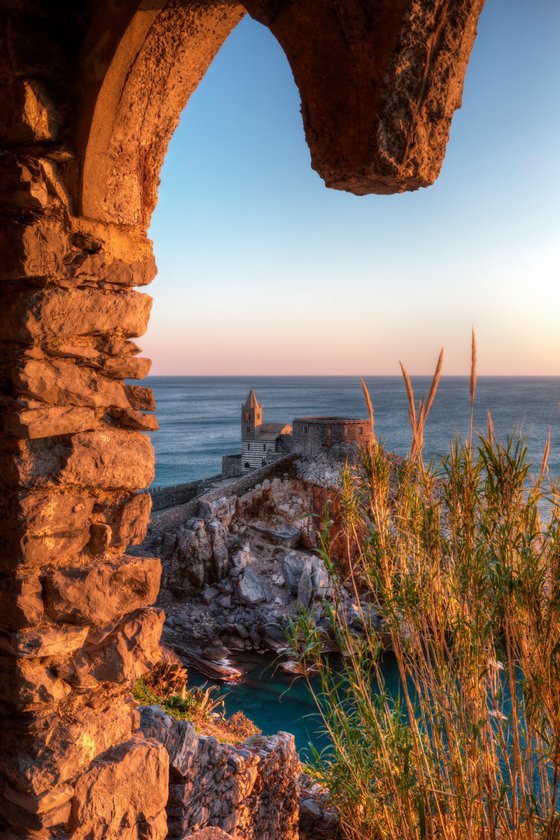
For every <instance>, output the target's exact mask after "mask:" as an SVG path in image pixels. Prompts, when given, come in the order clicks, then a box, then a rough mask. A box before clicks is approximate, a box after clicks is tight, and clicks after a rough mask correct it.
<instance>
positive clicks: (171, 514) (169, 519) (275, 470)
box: [148, 454, 296, 536]
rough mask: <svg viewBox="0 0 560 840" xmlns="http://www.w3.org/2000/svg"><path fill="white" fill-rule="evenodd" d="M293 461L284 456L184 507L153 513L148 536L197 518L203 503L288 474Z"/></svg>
mask: <svg viewBox="0 0 560 840" xmlns="http://www.w3.org/2000/svg"><path fill="white" fill-rule="evenodd" d="M295 460H296V456H295V455H293V454H290V455H286V456H285V457H284V458H280V459H279V460H277V461H274V463H272V464H267V465H266V466H265V467H261V468H260V469H258V470H253V471H252V472H250V473H247V474H246V475H243V476H241V477H240V478H238V479H236V480H233V481H227V482H226V481H224V482H223V483H221V484H220V486H219V487H215V488H214V489H212V490H209V491H208V492H207V493H202V494H201V495H200V496H196V497H195V498H193V499H191V501H189V502H187V503H186V504H184V505H178V506H177V507H174V508H169V509H166V510H161V511H156V512H155V513H152V518H151V519H150V524H149V527H148V533H149V534H150V536H153V535H154V534H157V533H163V532H164V531H170V530H172V529H173V528H176V527H178V526H179V525H181V524H182V523H183V522H186V521H187V520H188V519H191V518H192V517H193V516H197V515H198V514H199V509H200V506H201V505H202V504H203V503H204V502H213V501H215V500H216V499H219V498H221V497H222V496H224V495H227V496H242V495H243V493H247V491H248V490H252V489H253V487H256V485H257V484H261V483H262V482H263V481H264V480H265V479H266V478H274V477H275V476H277V475H284V474H285V473H286V472H289V471H290V468H291V466H292V465H293V463H294V462H295Z"/></svg>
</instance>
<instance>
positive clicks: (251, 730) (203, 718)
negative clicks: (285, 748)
mask: <svg viewBox="0 0 560 840" xmlns="http://www.w3.org/2000/svg"><path fill="white" fill-rule="evenodd" d="M186 676H187V672H186V669H185V668H183V667H182V666H181V665H176V664H175V663H172V664H170V663H169V662H167V661H162V662H158V663H157V664H156V665H155V666H154V667H153V668H152V670H151V671H150V672H149V673H148V674H145V675H144V676H143V677H141V678H140V679H138V680H136V682H135V683H134V687H133V695H134V698H135V699H136V700H137V701H138V702H139V703H141V704H142V705H144V706H151V705H157V706H161V708H162V709H163V710H164V711H165V712H167V714H169V715H171V716H172V717H175V718H177V719H178V720H188V721H191V723H193V724H194V725H195V726H196V728H197V729H198V730H199V731H201V732H203V733H205V734H211V735H214V736H216V737H217V738H218V739H219V740H221V741H231V742H233V743H237V742H239V741H243V740H245V738H248V737H249V736H252V735H260V729H258V728H257V727H256V726H255V725H254V724H253V723H252V722H251V721H250V720H249V718H247V717H245V715H244V714H243V713H242V712H237V713H236V714H234V715H232V716H231V717H230V718H228V717H227V715H226V711H225V705H224V697H223V696H220V697H215V696H213V695H214V694H215V693H216V692H218V691H219V689H218V686H215V685H212V686H207V685H203V686H193V687H192V688H188V687H187V685H186V682H185V680H186Z"/></svg>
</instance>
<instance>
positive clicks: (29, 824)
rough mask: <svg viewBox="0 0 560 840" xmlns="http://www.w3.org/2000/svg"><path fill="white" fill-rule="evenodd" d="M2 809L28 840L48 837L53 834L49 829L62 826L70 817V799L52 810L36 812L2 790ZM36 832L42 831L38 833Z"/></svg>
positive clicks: (0, 806)
mask: <svg viewBox="0 0 560 840" xmlns="http://www.w3.org/2000/svg"><path fill="white" fill-rule="evenodd" d="M0 809H1V812H2V814H4V815H5V816H6V817H8V819H9V820H10V824H11V825H12V826H14V827H16V828H18V829H20V830H23V831H24V835H23V836H24V837H25V838H26V840H35V838H37V837H44V838H47V837H49V835H50V836H52V834H51V832H50V831H49V829H51V828H55V827H56V826H62V825H63V824H64V823H66V822H68V819H69V818H70V801H69V800H68V801H67V802H63V803H61V804H60V805H55V806H54V807H53V808H51V810H50V811H47V812H42V813H36V812H33V811H28V810H26V809H25V808H22V806H21V805H20V804H19V802H12V801H11V800H10V799H8V797H7V796H6V795H5V793H4V792H2V793H0ZM35 832H41V833H40V834H38V835H37V834H36V833H35ZM43 832H45V834H43ZM57 833H58V832H57ZM3 836H4V835H3Z"/></svg>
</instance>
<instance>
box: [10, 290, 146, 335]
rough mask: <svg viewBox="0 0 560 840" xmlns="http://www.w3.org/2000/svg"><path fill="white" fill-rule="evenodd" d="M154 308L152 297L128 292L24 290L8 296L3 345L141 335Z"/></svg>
mask: <svg viewBox="0 0 560 840" xmlns="http://www.w3.org/2000/svg"><path fill="white" fill-rule="evenodd" d="M151 305H152V299H151V298H150V297H149V295H146V294H141V293H140V292H135V291H131V290H128V289H126V290H125V289H123V290H119V291H115V290H114V289H112V290H107V291H105V290H101V289H95V288H86V289H67V288H58V287H57V288H54V287H49V288H46V289H40V290H37V291H24V290H22V292H21V293H19V294H13V295H10V296H8V295H6V299H5V303H4V317H3V318H2V320H1V321H0V341H15V342H31V341H36V342H39V341H49V340H52V339H55V338H56V339H60V338H63V337H66V338H69V339H70V338H73V337H76V336H87V335H96V334H99V333H112V332H118V333H119V334H120V335H124V336H128V337H132V336H137V335H142V334H143V333H144V332H145V331H146V328H147V326H148V318H149V315H150V309H151Z"/></svg>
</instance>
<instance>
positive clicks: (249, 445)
mask: <svg viewBox="0 0 560 840" xmlns="http://www.w3.org/2000/svg"><path fill="white" fill-rule="evenodd" d="M247 451H248V452H250V451H251V444H250V443H248V444H247Z"/></svg>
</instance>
